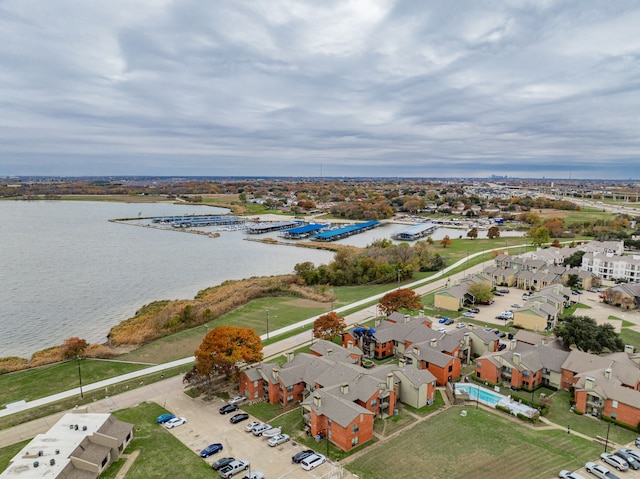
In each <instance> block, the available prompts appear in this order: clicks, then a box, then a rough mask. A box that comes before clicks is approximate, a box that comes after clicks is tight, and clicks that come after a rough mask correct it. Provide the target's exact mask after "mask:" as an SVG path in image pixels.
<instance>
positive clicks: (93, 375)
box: [0, 359, 148, 408]
mask: <svg viewBox="0 0 640 479" xmlns="http://www.w3.org/2000/svg"><path fill="white" fill-rule="evenodd" d="M145 367H148V366H146V365H144V364H131V363H123V362H116V361H103V360H93V359H82V360H81V361H80V370H81V375H82V383H83V384H89V383H92V382H96V381H100V380H101V379H104V378H108V377H112V376H118V375H120V374H126V373H129V372H132V371H137V370H139V369H143V368H145ZM52 378H54V380H52ZM78 386H79V377H78V362H77V361H68V362H64V363H57V364H52V365H50V366H42V367H39V368H33V369H27V370H25V371H19V372H16V373H11V374H3V375H0V408H2V407H4V406H5V405H6V404H8V403H12V402H15V401H21V400H23V399H24V400H26V401H31V400H33V399H38V398H41V397H44V396H49V395H51V394H56V393H59V392H61V391H66V390H67V389H69V388H76V387H78Z"/></svg>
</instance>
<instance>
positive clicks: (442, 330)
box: [437, 328, 447, 333]
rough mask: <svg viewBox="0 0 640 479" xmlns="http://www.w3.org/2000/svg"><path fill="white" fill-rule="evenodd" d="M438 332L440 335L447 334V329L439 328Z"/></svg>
mask: <svg viewBox="0 0 640 479" xmlns="http://www.w3.org/2000/svg"><path fill="white" fill-rule="evenodd" d="M437 331H438V332H439V333H446V332H447V330H446V328H438V329H437Z"/></svg>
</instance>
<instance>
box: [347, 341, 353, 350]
mask: <svg viewBox="0 0 640 479" xmlns="http://www.w3.org/2000/svg"><path fill="white" fill-rule="evenodd" d="M347 349H353V341H347Z"/></svg>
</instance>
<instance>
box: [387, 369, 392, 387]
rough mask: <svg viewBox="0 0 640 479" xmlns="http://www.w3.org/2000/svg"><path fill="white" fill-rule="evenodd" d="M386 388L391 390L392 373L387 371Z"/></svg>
mask: <svg viewBox="0 0 640 479" xmlns="http://www.w3.org/2000/svg"><path fill="white" fill-rule="evenodd" d="M387 389H388V390H389V391H393V373H387Z"/></svg>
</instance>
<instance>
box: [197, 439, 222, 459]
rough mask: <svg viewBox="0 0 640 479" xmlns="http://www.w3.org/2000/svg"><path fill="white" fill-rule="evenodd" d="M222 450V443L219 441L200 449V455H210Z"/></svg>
mask: <svg viewBox="0 0 640 479" xmlns="http://www.w3.org/2000/svg"><path fill="white" fill-rule="evenodd" d="M220 451H222V444H220V443H219V442H216V443H214V444H209V445H208V446H207V447H205V448H204V449H203V450H202V451H200V457H209V456H212V455H214V454H215V453H216V452H220Z"/></svg>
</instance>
